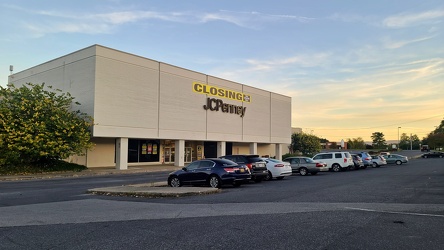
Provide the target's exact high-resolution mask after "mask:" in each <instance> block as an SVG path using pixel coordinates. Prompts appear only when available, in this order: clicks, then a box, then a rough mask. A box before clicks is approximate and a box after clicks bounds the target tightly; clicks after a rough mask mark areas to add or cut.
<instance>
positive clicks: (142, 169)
mask: <svg viewBox="0 0 444 250" xmlns="http://www.w3.org/2000/svg"><path fill="white" fill-rule="evenodd" d="M179 169H180V167H175V166H174V165H170V164H165V165H152V166H128V169H126V170H117V169H115V168H114V167H101V168H90V169H87V170H84V171H82V172H56V173H41V174H29V175H10V176H5V175H1V176H0V182H2V181H20V180H34V179H55V178H73V177H82V176H95V175H112V174H132V173H152V172H173V171H175V170H179ZM165 178H166V175H165ZM86 192H87V193H90V194H95V195H107V196H132V197H152V198H158V197H181V196H190V195H204V194H213V193H219V192H220V189H217V188H210V187H178V188H173V187H169V186H168V185H167V182H166V180H165V181H163V182H153V183H144V184H134V185H126V186H114V187H103V188H93V189H89V190H86Z"/></svg>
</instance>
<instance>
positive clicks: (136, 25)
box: [0, 0, 444, 142]
mask: <svg viewBox="0 0 444 250" xmlns="http://www.w3.org/2000/svg"><path fill="white" fill-rule="evenodd" d="M0 30H1V33H0V85H1V86H3V87H5V86H6V85H7V81H8V75H9V74H10V71H9V69H10V67H9V66H10V65H13V66H14V68H13V70H14V72H20V71H22V70H25V69H28V68H30V67H33V66H35V65H38V64H41V63H44V62H47V61H49V60H52V59H54V58H57V57H60V56H63V55H66V54H69V53H71V52H74V51H77V50H80V49H83V48H85V47H88V46H91V45H93V44H100V45H103V46H106V47H110V48H113V49H117V50H121V51H124V52H128V53H132V54H136V55H139V56H142V57H146V58H150V59H153V60H156V61H161V62H164V63H168V64H172V65H176V66H179V67H183V68H186V69H190V70H193V71H197V72H201V73H204V74H208V75H213V76H216V77H220V78H224V79H227V80H230V81H234V82H238V83H242V84H245V85H249V86H253V87H257V88H261V89H265V90H268V91H272V92H276V93H279V94H283V95H286V96H290V97H291V98H292V119H291V120H292V122H291V125H292V127H298V128H302V131H303V132H305V133H310V134H313V135H316V136H318V137H321V138H326V139H328V140H329V141H332V142H340V141H341V140H345V141H346V140H347V139H352V138H358V137H361V138H362V139H364V140H365V141H371V135H372V133H374V132H382V133H383V134H384V136H385V139H386V140H388V141H390V140H398V138H399V135H400V134H402V133H406V134H407V135H410V134H413V135H415V134H416V135H417V136H418V137H419V138H420V139H422V138H423V137H425V136H426V135H427V134H428V133H430V132H431V131H433V130H434V129H435V126H438V125H439V124H440V122H441V120H443V119H444V1H442V0H390V1H386V0H373V1H355V0H324V1H319V0H318V1H316V0H314V1H313V0H311V1H310V0H285V1H284V0H275V1H266V0H242V1H239V0H213V1H208V0H187V1H183V0H171V1H168V0H156V1H150V0H76V1H59V0H39V1H35V0H0Z"/></svg>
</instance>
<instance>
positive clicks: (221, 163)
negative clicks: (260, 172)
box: [168, 158, 251, 188]
mask: <svg viewBox="0 0 444 250" xmlns="http://www.w3.org/2000/svg"><path fill="white" fill-rule="evenodd" d="M250 179H251V174H250V170H249V169H248V167H247V166H245V165H238V164H237V163H235V162H233V161H230V160H226V159H218V158H215V159H212V158H210V159H204V160H197V161H194V162H192V163H190V164H189V165H188V166H186V167H184V168H182V169H181V170H177V171H175V172H172V173H170V175H169V176H168V185H169V186H171V187H180V186H182V185H209V186H210V187H213V188H220V187H221V186H222V184H231V185H233V186H235V187H237V186H240V185H241V184H242V183H244V182H248V180H250Z"/></svg>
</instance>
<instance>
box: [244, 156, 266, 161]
mask: <svg viewBox="0 0 444 250" xmlns="http://www.w3.org/2000/svg"><path fill="white" fill-rule="evenodd" d="M247 158H248V160H249V161H251V162H258V161H264V160H262V159H261V158H260V157H259V156H257V155H255V156H247Z"/></svg>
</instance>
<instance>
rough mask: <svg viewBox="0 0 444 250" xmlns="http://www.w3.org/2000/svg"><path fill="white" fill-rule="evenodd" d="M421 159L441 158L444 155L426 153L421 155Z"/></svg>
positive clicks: (441, 153) (440, 153)
mask: <svg viewBox="0 0 444 250" xmlns="http://www.w3.org/2000/svg"><path fill="white" fill-rule="evenodd" d="M421 157H422V158H443V157H444V153H443V152H437V151H435V152H428V153H425V154H422V155H421Z"/></svg>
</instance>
